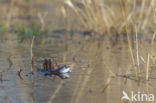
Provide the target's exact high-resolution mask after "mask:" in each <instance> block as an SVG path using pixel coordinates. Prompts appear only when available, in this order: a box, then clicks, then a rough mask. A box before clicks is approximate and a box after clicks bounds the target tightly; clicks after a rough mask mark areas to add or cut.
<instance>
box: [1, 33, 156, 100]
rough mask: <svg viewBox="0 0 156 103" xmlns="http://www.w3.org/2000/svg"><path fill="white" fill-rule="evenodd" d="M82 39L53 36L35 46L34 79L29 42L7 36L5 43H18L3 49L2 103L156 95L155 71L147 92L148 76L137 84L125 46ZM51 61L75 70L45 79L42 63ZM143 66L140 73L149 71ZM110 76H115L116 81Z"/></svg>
mask: <svg viewBox="0 0 156 103" xmlns="http://www.w3.org/2000/svg"><path fill="white" fill-rule="evenodd" d="M82 37H83V36H79V37H78V36H77V37H76V38H77V40H72V39H70V40H67V41H64V40H60V39H59V40H57V38H56V39H54V38H53V37H52V38H51V39H48V40H45V41H46V42H44V43H42V44H40V43H37V44H34V48H33V52H34V61H35V63H34V64H35V68H34V69H35V71H34V75H31V74H29V72H30V70H31V61H30V43H23V44H20V43H19V41H18V39H16V37H14V36H13V35H11V34H8V37H6V38H14V39H11V40H10V39H6V40H5V41H3V43H1V45H0V51H1V54H0V65H1V71H2V74H3V77H2V81H1V82H0V91H1V92H0V102H1V103H46V102H47V103H51V102H52V103H86V102H87V103H95V102H96V103H102V102H105V103H113V102H117V103H119V102H121V97H122V91H126V92H130V91H135V92H136V93H137V91H138V90H139V91H140V92H142V93H146V92H147V89H149V93H153V94H154V95H155V94H156V91H155V90H156V88H155V87H156V86H155V85H156V84H155V83H156V79H155V67H153V69H152V73H151V75H150V76H151V79H150V81H149V86H148V88H147V85H146V81H145V76H146V75H145V73H143V74H142V75H141V77H140V81H139V82H137V81H136V77H135V69H134V67H133V66H132V63H131V58H130V56H129V52H128V49H127V48H128V46H127V45H126V44H123V43H121V44H117V45H115V46H112V44H111V42H109V41H97V40H88V41H85V40H82V39H80V38H82ZM73 39H74V38H73ZM146 44H147V45H148V43H146ZM66 47H68V48H66ZM140 48H141V46H140ZM154 49H155V48H154ZM142 54H144V52H143V53H142ZM52 57H55V58H56V60H57V62H58V64H59V65H63V64H67V65H69V66H71V68H72V72H71V75H70V76H71V77H70V78H69V79H61V78H59V77H57V76H52V77H50V76H44V75H41V74H39V73H37V72H36V69H37V68H41V67H42V63H43V60H44V58H52ZM73 57H74V59H73ZM143 57H146V56H145V55H143ZM141 62H142V61H141ZM142 64H143V63H142ZM141 66H142V68H141V69H142V70H141V71H142V72H143V71H146V66H145V65H141ZM128 68H129V70H128V73H129V74H130V75H129V78H127V81H125V80H126V78H125V77H124V75H125V74H126V72H127V69H128ZM19 69H22V70H23V71H22V72H21V76H22V79H21V78H20V77H19V76H18V75H17V72H18V71H19ZM111 72H113V73H114V74H115V75H116V77H112V75H111ZM152 78H153V79H152ZM112 98H113V99H112Z"/></svg>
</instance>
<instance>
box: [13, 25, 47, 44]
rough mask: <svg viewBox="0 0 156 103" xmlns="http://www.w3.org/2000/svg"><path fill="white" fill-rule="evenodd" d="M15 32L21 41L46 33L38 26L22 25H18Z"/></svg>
mask: <svg viewBox="0 0 156 103" xmlns="http://www.w3.org/2000/svg"><path fill="white" fill-rule="evenodd" d="M16 33H17V35H18V37H19V38H20V40H21V42H22V41H24V40H28V39H30V40H31V39H32V38H33V36H35V37H41V36H43V35H46V30H42V29H41V28H40V27H38V26H24V27H19V28H18V29H17V31H16Z"/></svg>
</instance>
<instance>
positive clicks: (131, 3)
mask: <svg viewBox="0 0 156 103" xmlns="http://www.w3.org/2000/svg"><path fill="white" fill-rule="evenodd" d="M107 2H109V1H107V0H97V1H95V0H80V1H79V2H74V1H71V0H66V1H65V4H66V5H68V6H69V7H70V8H71V9H72V10H73V11H74V12H75V13H76V15H77V16H78V19H79V20H80V21H81V23H82V24H83V26H84V27H85V28H86V29H87V30H93V31H94V32H96V34H101V35H106V34H112V31H115V32H116V33H117V34H120V33H121V32H125V31H126V32H128V34H129V35H131V33H134V32H133V31H135V29H134V28H133V27H134V26H135V25H136V24H137V28H138V30H139V31H140V30H144V28H147V27H150V26H151V25H152V24H153V20H154V19H153V16H152V14H153V12H154V8H155V4H156V3H155V1H154V0H149V1H146V0H143V1H139V0H117V1H116V3H117V4H112V5H110V4H108V3H107ZM138 2H139V4H141V7H139V5H138ZM79 5H80V6H79ZM138 9H139V10H138ZM67 13H68V11H67ZM138 16H139V18H138ZM150 17H152V18H150ZM149 18H150V19H149ZM125 34H126V33H125ZM112 35H113V34H112Z"/></svg>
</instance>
